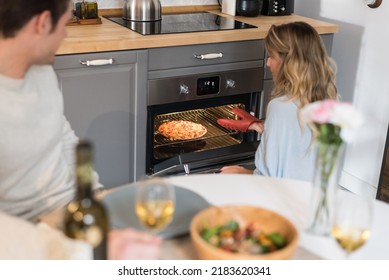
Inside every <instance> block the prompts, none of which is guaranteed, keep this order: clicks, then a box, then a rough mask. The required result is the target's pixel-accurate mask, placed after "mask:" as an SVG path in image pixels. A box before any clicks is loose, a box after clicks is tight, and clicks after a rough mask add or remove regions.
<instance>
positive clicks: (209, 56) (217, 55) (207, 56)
mask: <svg viewBox="0 0 389 280" xmlns="http://www.w3.org/2000/svg"><path fill="white" fill-rule="evenodd" d="M194 57H195V58H197V59H215V58H221V57H223V53H207V54H194Z"/></svg>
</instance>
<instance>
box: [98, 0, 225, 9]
mask: <svg viewBox="0 0 389 280" xmlns="http://www.w3.org/2000/svg"><path fill="white" fill-rule="evenodd" d="M160 1H161V5H162V6H191V5H214V4H217V0H160ZM123 2H124V0H97V3H98V5H99V8H105V9H107V8H121V7H122V6H123Z"/></svg>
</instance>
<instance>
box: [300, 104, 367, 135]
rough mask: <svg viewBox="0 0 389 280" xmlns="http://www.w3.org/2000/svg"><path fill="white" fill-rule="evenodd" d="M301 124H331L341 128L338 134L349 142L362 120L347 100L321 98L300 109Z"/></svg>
mask: <svg viewBox="0 0 389 280" xmlns="http://www.w3.org/2000/svg"><path fill="white" fill-rule="evenodd" d="M300 121H301V123H302V124H308V125H310V126H311V127H312V125H313V124H333V125H336V126H338V127H340V128H341V133H340V136H341V138H342V140H343V141H345V142H349V141H350V140H351V138H352V137H353V133H354V131H355V130H356V128H357V127H358V126H360V125H361V124H362V122H363V118H362V115H361V114H360V113H359V112H358V111H357V110H356V109H355V108H354V107H353V106H352V105H351V104H350V103H347V102H339V101H335V100H330V99H327V100H323V101H317V102H313V103H310V104H308V105H306V106H304V107H303V108H302V109H301V110H300Z"/></svg>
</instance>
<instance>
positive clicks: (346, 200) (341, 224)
mask: <svg viewBox="0 0 389 280" xmlns="http://www.w3.org/2000/svg"><path fill="white" fill-rule="evenodd" d="M334 210H335V211H334V217H333V226H332V236H333V237H334V238H335V240H336V241H337V243H338V244H339V245H340V247H341V248H342V249H343V250H344V251H345V253H346V258H349V256H350V254H351V253H352V252H354V251H356V250H358V249H359V248H360V247H362V246H363V245H364V244H365V242H366V241H367V240H368V239H369V238H370V235H371V232H370V225H371V220H372V215H373V213H372V212H373V210H372V203H371V201H370V200H369V199H368V198H365V197H361V196H358V195H356V194H353V193H350V192H346V191H343V190H339V191H338V192H337V197H336V201H335V209H334Z"/></svg>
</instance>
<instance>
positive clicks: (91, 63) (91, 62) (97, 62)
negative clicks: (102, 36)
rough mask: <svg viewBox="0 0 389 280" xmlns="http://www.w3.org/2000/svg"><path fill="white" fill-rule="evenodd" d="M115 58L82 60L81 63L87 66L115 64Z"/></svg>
mask: <svg viewBox="0 0 389 280" xmlns="http://www.w3.org/2000/svg"><path fill="white" fill-rule="evenodd" d="M114 62H115V60H114V59H113V58H109V59H94V60H80V63H81V64H82V65H85V66H102V65H111V64H114Z"/></svg>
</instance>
